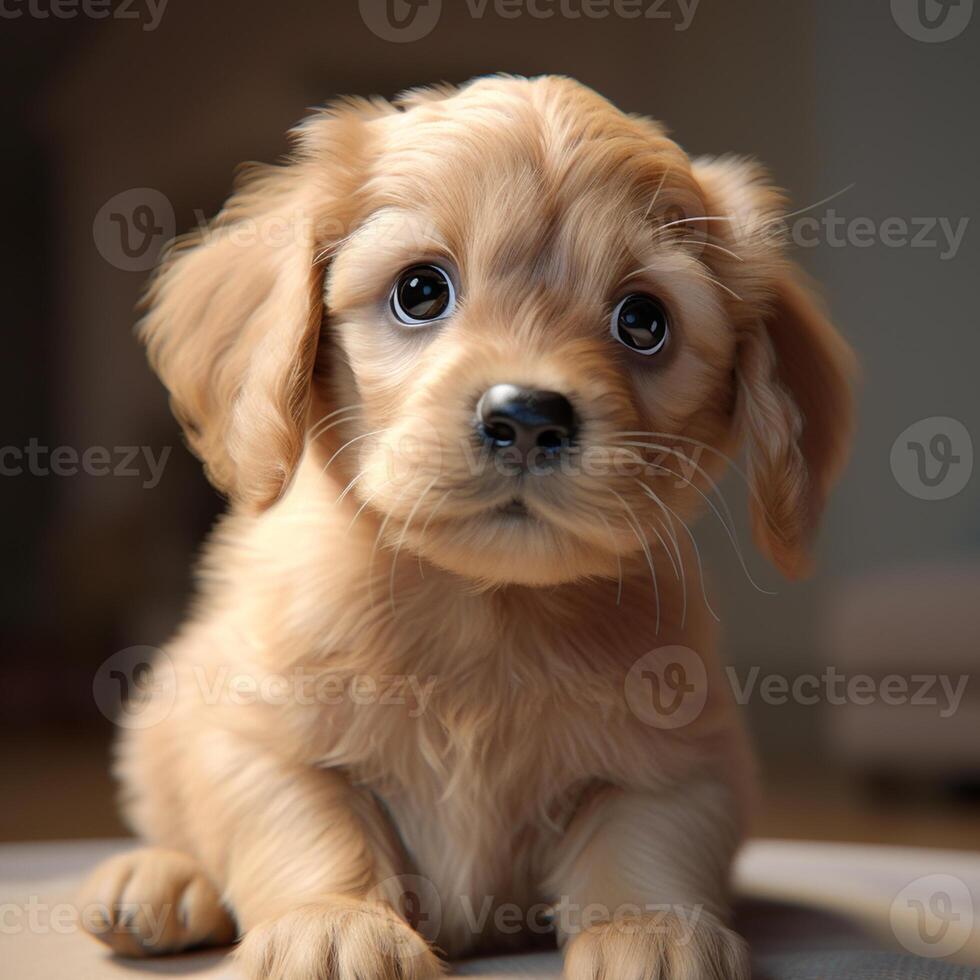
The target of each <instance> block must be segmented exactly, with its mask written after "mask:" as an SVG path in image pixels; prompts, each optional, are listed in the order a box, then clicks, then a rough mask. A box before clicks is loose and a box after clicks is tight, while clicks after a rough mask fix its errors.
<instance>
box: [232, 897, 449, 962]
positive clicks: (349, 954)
mask: <svg viewBox="0 0 980 980" xmlns="http://www.w3.org/2000/svg"><path fill="white" fill-rule="evenodd" d="M237 958H238V962H239V965H240V966H241V968H242V971H243V973H244V975H245V976H246V977H248V978H249V980H362V978H367V977H370V978H371V980H433V978H435V977H439V976H441V974H442V969H441V966H440V964H439V960H438V959H437V958H436V956H435V955H434V954H433V952H432V950H431V949H430V948H429V946H428V944H427V943H426V942H425V940H424V939H423V938H422V937H421V936H420V935H419V934H418V933H417V932H415V931H414V930H413V929H412V928H411V927H410V926H409V925H407V923H405V921H404V920H403V919H401V918H399V917H398V916H397V915H396V914H395V913H394V912H393V911H392V910H391V909H390V908H389V907H388V906H386V905H381V904H378V903H371V902H364V901H361V900H359V899H356V898H344V897H342V896H338V897H337V898H335V899H331V900H330V901H328V902H325V903H323V904H319V905H305V906H303V907H301V908H298V909H294V910H292V911H291V912H287V913H286V914H285V915H280V916H277V917H275V918H273V919H269V920H267V921H266V922H263V923H260V924H259V925H258V926H256V927H255V928H253V929H249V931H248V932H247V933H246V934H245V938H244V939H243V940H242V943H241V945H240V946H239V947H238V952H237Z"/></svg>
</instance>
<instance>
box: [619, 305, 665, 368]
mask: <svg viewBox="0 0 980 980" xmlns="http://www.w3.org/2000/svg"><path fill="white" fill-rule="evenodd" d="M610 327H611V330H612V335H613V336H614V337H615V338H616V339H617V340H618V341H619V342H620V343H621V344H625V345H626V346H627V347H629V348H630V350H635V351H636V352H637V353H639V354H645V355H650V354H656V353H657V351H659V350H662V349H663V346H664V344H666V343H667V337H668V335H669V334H670V327H669V325H668V323H667V311H666V310H665V309H664V305H663V303H661V302H660V300H658V299H655V298H654V297H653V296H647V295H646V294H645V293H632V294H631V295H629V296H627V297H626V298H625V299H623V300H620V302H619V303H618V304H617V305H616V309H615V310H613V315H612V323H611V324H610Z"/></svg>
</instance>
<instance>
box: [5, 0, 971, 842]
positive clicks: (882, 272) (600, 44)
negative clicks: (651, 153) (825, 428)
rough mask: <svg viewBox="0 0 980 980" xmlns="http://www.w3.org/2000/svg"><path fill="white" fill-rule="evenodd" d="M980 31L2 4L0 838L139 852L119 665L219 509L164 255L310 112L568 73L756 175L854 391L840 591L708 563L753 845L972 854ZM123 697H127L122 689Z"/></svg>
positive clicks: (142, 1) (714, 560) (824, 549)
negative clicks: (191, 450) (495, 80)
mask: <svg viewBox="0 0 980 980" xmlns="http://www.w3.org/2000/svg"><path fill="white" fill-rule="evenodd" d="M972 8H973V4H972V0H962V2H961V3H960V4H958V5H955V6H948V5H941V4H939V3H937V2H936V0H921V2H920V0H907V2H906V0H892V2H891V3H889V2H888V0H875V2H871V3H862V4H855V3H852V2H849V0H829V2H828V0H796V2H794V3H792V4H789V3H781V2H778V0H771V2H748V3H739V4H733V3H726V2H723V0H700V2H698V0H608V2H606V0H553V2H552V0H536V2H535V0H527V2H523V0H504V2H500V0H442V2H441V3H440V2H439V0H428V2H427V3H426V2H425V0H423V2H422V3H420V4H415V5H412V6H409V5H408V4H407V3H405V2H404V0H377V2H374V0H361V2H360V3H358V2H357V0H329V2H328V0H316V2H312V0H307V2H299V0H280V2H278V3H276V4H263V3H258V2H251V0H248V2H246V0H209V2H208V3H207V4H202V3H193V2H191V0H169V2H167V0H125V2H121V3H120V2H115V0H30V2H29V0H7V2H6V3H5V5H4V7H3V10H2V13H0V75H2V80H3V85H2V87H0V142H2V149H3V152H2V155H0V169H2V175H0V186H2V188H3V195H2V196H3V201H4V207H5V211H6V214H7V218H6V221H5V234H3V235H2V236H0V249H2V252H3V262H2V273H0V282H2V287H0V288H2V293H0V295H2V298H3V305H2V309H3V318H4V330H3V342H4V345H5V346H6V347H7V352H6V358H5V362H6V363H7V365H8V368H7V374H6V378H5V383H4V384H3V385H2V386H0V399H2V412H0V418H2V423H3V429H2V438H0V472H2V476H0V493H2V495H3V497H2V510H0V513H2V515H3V527H4V531H5V534H4V537H5V543H6V547H5V552H6V554H5V558H6V560H5V562H4V564H3V571H2V581H0V650H2V673H0V726H2V728H3V738H2V740H0V745H2V748H0V752H2V753H3V755H4V759H3V763H2V767H0V799H2V800H3V801H4V805H3V807H2V808H0V839H5V840H14V839H30V838H57V837H85V836H111V835H114V834H118V833H120V832H122V828H121V826H120V824H119V822H118V818H117V816H116V813H115V808H114V801H113V792H114V788H113V785H112V782H111V779H110V777H109V775H108V764H109V750H108V746H109V744H110V740H111V737H112V735H113V724H112V723H111V721H110V720H109V719H108V718H107V717H106V716H105V715H104V714H103V712H102V711H101V710H100V708H99V706H98V703H97V699H96V698H95V697H93V682H94V680H95V679H96V678H97V677H98V676H99V671H100V667H101V666H102V665H103V664H104V663H105V662H106V660H107V659H108V658H109V657H111V656H112V655H113V654H115V653H117V651H121V650H124V649H128V648H130V647H133V646H155V645H158V644H161V643H163V642H164V641H165V640H166V639H167V637H168V634H169V633H170V632H171V631H172V630H173V628H174V626H175V624H176V623H177V621H178V620H179V618H180V616H181V613H182V610H183V608H184V606H185V604H186V602H187V600H188V596H189V592H190V588H191V585H192V561H193V557H194V555H195V552H196V551H197V549H198V547H199V545H200V543H201V541H202V539H203V537H204V536H205V535H206V533H207V530H208V528H209V526H210V524H211V522H212V521H213V519H214V517H215V515H216V514H217V513H218V512H219V511H220V509H221V506H222V502H221V500H220V499H219V498H218V496H217V495H216V494H215V492H214V491H213V490H211V489H210V487H209V486H208V485H207V484H206V482H205V480H204V478H203V476H202V475H201V472H200V468H199V465H198V464H197V462H196V461H195V460H194V459H193V458H191V457H190V455H189V454H188V453H187V451H186V450H185V448H184V447H183V445H182V443H181V440H180V436H179V434H178V429H177V426H176V424H175V423H174V421H173V420H172V418H171V416H170V414H169V412H168V409H167V405H166V399H165V396H164V392H163V390H162V388H161V387H160V385H159V384H158V382H157V381H156V379H155V378H154V377H153V375H152V374H151V373H150V371H149V369H148V368H147V366H146V364H145V360H144V356H143V352H142V351H141V349H140V348H139V346H138V345H137V343H136V342H135V340H134V338H133V334H132V328H133V325H134V322H135V318H136V317H135V314H134V306H135V304H136V302H137V300H138V298H139V296H140V292H141V290H142V288H143V286H144V283H145V281H146V277H147V273H148V270H149V268H150V267H151V266H152V263H153V259H154V257H155V256H156V254H157V253H158V251H159V248H160V246H161V244H162V242H163V241H164V240H166V239H167V238H169V237H171V236H172V235H173V234H174V233H175V232H178V231H183V230H187V229H189V228H191V227H192V226H193V225H195V224H196V223H197V222H199V221H200V220H203V219H204V218H206V217H207V216H210V215H212V214H213V213H214V212H215V211H217V209H218V208H219V207H220V205H221V202H222V201H223V199H224V197H225V195H226V194H227V191H228V188H229V184H230V180H231V176H232V172H233V169H234V168H235V166H236V165H237V164H238V163H240V162H241V161H243V160H249V159H258V160H265V161H269V160H274V159H276V158H277V157H279V156H280V155H281V154H282V153H284V152H285V150H286V148H287V142H286V138H285V132H286V130H287V129H288V128H289V127H290V126H291V125H292V124H293V123H294V122H296V121H297V120H298V119H299V118H301V117H302V116H303V114H304V112H305V110H306V108H307V107H308V106H313V105H316V104H319V103H321V102H323V101H325V100H327V99H330V98H332V97H334V96H336V95H340V94H373V93H378V94H381V95H385V96H391V95H393V94H395V93H396V92H398V91H399V90H401V89H403V88H405V87H409V86H414V85H419V84H426V83H431V82H437V81H450V82H461V81H464V80H466V79H468V78H470V77H471V76H473V75H478V74H482V73H488V72H495V71H506V72H515V73H520V74H539V73H545V72H558V73H565V74H569V75H573V76H575V77H577V78H578V79H579V80H581V81H582V82H585V83H586V84H588V85H591V86H592V87H594V88H596V89H597V90H598V91H600V92H601V93H603V94H604V95H606V96H607V97H609V98H610V99H612V100H613V101H614V102H616V103H617V104H618V105H620V106H621V107H622V108H624V109H626V110H629V111H633V112H639V113H644V114H649V115H652V116H655V117H657V118H659V119H661V120H663V121H664V122H666V123H667V125H668V126H669V127H670V129H671V130H672V132H673V134H674V135H675V137H676V138H677V139H678V141H679V142H680V143H681V144H682V145H683V146H684V147H685V148H686V149H687V150H688V151H690V152H692V153H717V152H736V153H740V154H746V155H751V156H755V157H758V158H760V159H761V160H763V161H764V162H765V163H766V164H767V165H768V166H769V167H770V168H771V170H772V172H773V174H774V175H775V177H776V179H777V181H778V182H779V183H780V184H781V185H782V186H784V187H785V188H786V189H787V191H788V193H789V196H790V199H791V201H792V208H793V210H798V211H799V213H798V214H796V215H794V216H793V217H792V218H791V219H790V222H789V225H788V230H789V233H790V234H791V235H792V237H793V240H794V242H795V245H794V251H795V254H796V257H797V258H798V260H799V261H800V262H801V263H802V264H803V266H804V267H805V268H806V269H807V270H808V271H809V272H810V273H811V274H812V275H813V276H814V277H815V278H816V279H817V280H818V281H819V282H820V283H821V285H822V288H823V291H824V295H825V297H826V301H827V305H828V306H829V308H830V310H831V312H832V315H833V317H834V319H835V321H836V322H837V323H838V324H839V326H840V328H841V329H842V331H843V333H844V334H845V336H847V338H848V339H849V340H850V342H851V343H852V344H853V346H854V347H855V348H856V350H857V352H858V355H859V357H860V360H861V363H862V367H863V379H862V383H861V388H860V393H859V428H858V433H857V440H856V445H855V451H854V455H853V459H852V461H851V464H850V467H849V469H848V471H847V473H846V475H845V477H844V480H843V483H842V485H841V487H840V488H839V490H838V492H837V494H836V496H835V497H834V498H833V501H832V505H831V507H830V510H829V513H828V515H827V518H826V521H825V524H824V528H823V532H822V536H821V541H820V546H819V551H818V559H819V560H818V571H817V574H816V575H815V576H814V577H813V578H812V579H811V580H809V581H807V582H805V583H801V584H794V585H789V584H787V583H784V582H781V581H780V580H779V579H778V577H777V576H776V574H775V572H773V571H772V570H771V569H769V568H768V567H767V566H766V565H765V564H764V563H763V562H762V560H761V559H760V558H758V557H756V556H755V555H754V553H753V552H752V548H751V542H750V539H749V536H748V534H747V533H746V522H745V520H744V516H743V515H744V507H743V496H744V495H743V494H742V492H741V489H740V487H739V485H738V481H737V480H735V481H729V483H728V484H727V485H726V487H725V492H726V497H727V498H728V500H729V502H730V505H731V508H732V510H733V512H734V513H735V514H736V517H737V523H738V524H739V530H740V538H741V542H742V546H743V549H744V552H745V557H746V561H747V563H748V566H749V568H750V570H751V572H752V575H753V576H754V578H755V579H756V580H757V581H758V582H759V584H760V586H762V587H763V588H764V589H766V590H773V591H775V593H776V594H775V595H770V594H765V593H763V592H762V591H759V590H758V589H756V588H755V587H754V586H753V585H752V584H751V582H750V581H749V580H748V578H747V576H746V574H745V573H744V572H743V570H742V567H741V564H740V561H739V559H738V557H737V555H736V554H735V552H734V550H733V549H732V547H731V545H730V543H729V542H728V541H727V539H726V537H725V535H724V533H723V532H722V531H721V529H720V527H719V526H718V525H717V523H716V524H715V525H712V524H711V523H710V522H709V521H707V520H705V521H703V522H702V524H701V526H700V530H699V532H698V533H699V540H700V542H701V545H702V549H703V550H704V551H706V552H707V554H708V558H707V561H708V565H709V568H710V569H711V576H710V586H709V595H710V597H711V599H712V602H713V605H714V606H715V608H716V609H718V611H719V613H720V615H721V618H722V628H723V631H724V649H725V654H726V657H727V660H728V663H729V664H730V665H731V678H732V683H733V686H734V687H735V689H736V695H737V696H738V697H739V699H740V700H743V701H744V702H745V710H746V711H747V713H748V716H749V720H750V724H751V726H752V729H753V732H754V734H755V738H756V741H757V743H758V746H759V749H760V752H761V756H762V759H763V768H764V777H765V783H766V792H767V802H766V805H765V806H764V807H763V808H762V812H761V813H760V815H759V821H758V826H757V828H756V832H757V833H760V834H766V835H774V836H780V837H805V838H826V839H839V840H862V841H885V842H898V843H909V844H925V845H930V846H937V847H941V846H947V847H954V846H955V847H967V848H980V806H978V805H977V796H978V792H977V791H978V788H980V678H978V677H975V676H973V675H974V674H975V673H977V672H980V657H978V654H980V507H978V506H977V503H978V492H977V491H978V486H980V483H978V479H977V477H976V476H975V475H974V474H973V439H975V438H977V437H980V386H978V384H977V365H978V362H980V329H978V328H980V323H978V313H980V297H978V291H977V279H976V270H977V268H978V261H980V213H978V212H980V202H978V192H977V173H978V172H980V132H978V128H977V125H976V117H975V105H974V102H975V96H976V93H977V91H978V83H980V17H978V18H975V19H974V18H971V15H972V12H973V11H972ZM103 671H104V668H103Z"/></svg>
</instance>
